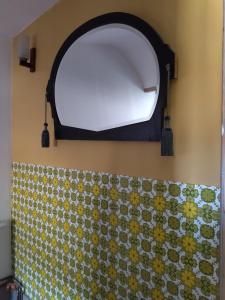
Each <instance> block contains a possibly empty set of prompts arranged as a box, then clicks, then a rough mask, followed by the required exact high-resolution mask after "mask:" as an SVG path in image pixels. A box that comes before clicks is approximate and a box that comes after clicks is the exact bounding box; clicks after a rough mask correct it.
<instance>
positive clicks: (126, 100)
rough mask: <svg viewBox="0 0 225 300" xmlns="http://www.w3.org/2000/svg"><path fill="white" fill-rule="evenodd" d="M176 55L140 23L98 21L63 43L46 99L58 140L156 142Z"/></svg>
mask: <svg viewBox="0 0 225 300" xmlns="http://www.w3.org/2000/svg"><path fill="white" fill-rule="evenodd" d="M168 65H169V66H170V76H169V78H171V77H172V76H173V68H174V54H173V52H172V51H171V50H170V49H169V47H168V46H167V45H165V44H164V43H163V42H162V40H161V39H160V37H159V36H158V34H157V33H156V32H155V31H154V30H153V29H152V28H151V27H150V25H148V24H147V23H146V22H144V21H143V20H141V19H139V18H137V17H135V16H133V15H130V14H126V13H110V14H106V15H102V16H99V17H97V18H95V19H92V20H90V21H88V22H87V23H85V24H83V25H82V26H80V27H79V28H78V29H76V30H75V31H74V32H73V33H72V34H71V35H70V36H69V37H68V38H67V39H66V41H65V42H64V43H63V45H62V47H61V49H60V50H59V52H58V54H57V56H56V59H55V62H54V64H53V68H52V71H51V75H50V79H49V83H48V86H47V99H48V101H49V102H50V104H51V108H52V115H53V118H54V126H55V138H56V139H89V140H144V141H160V139H161V130H162V121H163V111H164V108H165V106H166V101H167V84H168V82H167V81H168V73H167V66H168Z"/></svg>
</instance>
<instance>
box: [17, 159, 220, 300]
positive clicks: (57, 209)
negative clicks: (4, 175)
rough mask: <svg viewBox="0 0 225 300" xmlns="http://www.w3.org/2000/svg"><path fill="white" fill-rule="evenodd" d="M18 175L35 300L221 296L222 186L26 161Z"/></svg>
mask: <svg viewBox="0 0 225 300" xmlns="http://www.w3.org/2000/svg"><path fill="white" fill-rule="evenodd" d="M12 181H13V183H12V220H13V250H14V251H13V261H14V269H15V274H16V276H17V278H18V279H19V280H20V281H22V283H23V284H24V285H25V287H26V290H27V293H28V295H29V296H30V297H31V299H32V300H44V299H54V300H64V299H65V300H70V299H71V300H78V299H104V300H105V299H109V300H114V299H120V300H122V299H128V300H132V299H133V300H136V299H153V300H160V299H167V300H172V299H174V300H175V299H188V300H189V299H190V300H192V299H193V300H197V299H200V300H206V299H211V300H213V299H218V283H219V275H218V269H219V257H218V251H219V208H220V200H219V195H220V189H219V188H218V187H208V186H204V185H190V184H184V183H174V182H170V181H158V180H152V179H148V178H143V177H129V176H120V175H111V174H106V173H96V172H90V171H79V170H74V169H63V168H55V167H49V166H38V165H32V164H24V163H13V178H12Z"/></svg>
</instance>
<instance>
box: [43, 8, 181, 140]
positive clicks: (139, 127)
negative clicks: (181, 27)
mask: <svg viewBox="0 0 225 300" xmlns="http://www.w3.org/2000/svg"><path fill="white" fill-rule="evenodd" d="M113 23H117V24H118V23H119V24H125V25H129V26H131V27H133V28H135V29H137V30H139V31H140V32H141V33H142V34H143V35H144V36H145V37H146V38H147V40H148V41H149V42H150V43H151V45H152V46H153V48H154V50H155V52H156V54H157V58H158V62H159V68H160V90H159V96H158V100H157V105H156V108H155V111H154V113H153V116H152V118H151V119H150V120H149V121H145V122H141V123H136V124H132V125H127V126H122V127H118V128H114V129H109V130H104V131H100V132H94V131H90V130H84V129H80V128H74V127H68V126H63V125H62V124H61V123H60V120H59V118H58V114H57V110H56V104H55V81H56V76H57V72H58V69H59V66H60V63H61V61H62V59H63V57H64V55H65V53H66V52H67V50H68V49H69V48H70V46H71V45H72V44H73V43H74V42H76V40H77V39H78V38H79V37H81V36H82V35H84V34H85V33H87V32H88V31H90V30H92V29H95V28H97V27H101V26H104V25H108V24H113ZM174 61H175V55H174V53H173V51H172V50H171V49H170V48H169V47H168V45H166V44H164V43H163V41H162V40H161V38H160V36H159V35H158V34H157V33H156V32H155V30H154V29H153V28H152V27H151V26H150V25H149V24H148V23H146V22H145V21H143V20H142V19H140V18H139V17H136V16H134V15H131V14H128V13H122V12H115V13H108V14H105V15H101V16H98V17H96V18H94V19H91V20H89V21H88V22H86V23H84V24H83V25H81V26H80V27H78V28H77V29H76V30H75V31H74V32H73V33H72V34H71V35H70V36H69V37H68V38H67V39H66V40H65V42H64V43H63V45H62V46H61V48H60V50H59V51H58V53H57V55H56V58H55V61H54V63H53V67H52V70H51V74H50V79H49V81H48V85H47V88H46V97H47V101H48V102H50V105H51V110H52V117H53V119H54V129H55V139H56V140H117V141H119V140H120V141H160V140H161V133H162V127H163V119H164V109H165V107H166V105H167V81H168V73H167V69H166V66H167V65H168V64H169V65H170V77H171V79H172V78H174Z"/></svg>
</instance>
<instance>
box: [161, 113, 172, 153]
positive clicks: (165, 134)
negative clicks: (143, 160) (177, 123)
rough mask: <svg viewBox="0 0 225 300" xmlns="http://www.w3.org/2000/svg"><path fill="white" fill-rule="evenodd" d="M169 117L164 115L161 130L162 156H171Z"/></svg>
mask: <svg viewBox="0 0 225 300" xmlns="http://www.w3.org/2000/svg"><path fill="white" fill-rule="evenodd" d="M169 122H170V117H169V116H166V117H165V124H164V128H163V130H162V139H161V155H162V156H173V155H174V152H173V131H172V129H171V128H170V126H169Z"/></svg>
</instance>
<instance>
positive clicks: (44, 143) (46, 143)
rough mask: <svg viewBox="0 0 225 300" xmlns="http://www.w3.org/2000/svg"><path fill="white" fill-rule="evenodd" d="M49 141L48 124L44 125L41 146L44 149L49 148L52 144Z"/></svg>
mask: <svg viewBox="0 0 225 300" xmlns="http://www.w3.org/2000/svg"><path fill="white" fill-rule="evenodd" d="M49 140H50V139H49V131H48V124H47V123H44V130H43V131H42V135H41V146H42V147H43V148H48V147H49V144H50V142H49Z"/></svg>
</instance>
